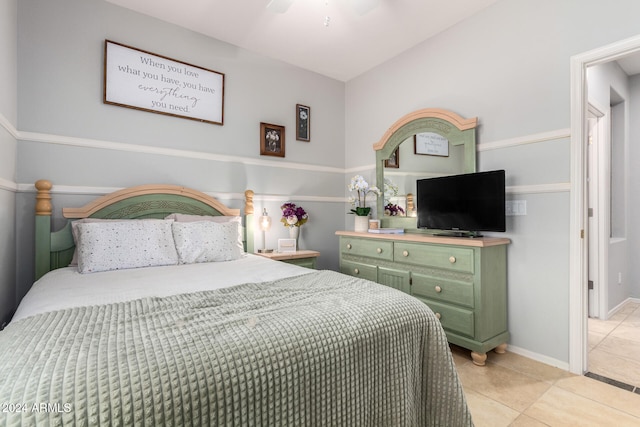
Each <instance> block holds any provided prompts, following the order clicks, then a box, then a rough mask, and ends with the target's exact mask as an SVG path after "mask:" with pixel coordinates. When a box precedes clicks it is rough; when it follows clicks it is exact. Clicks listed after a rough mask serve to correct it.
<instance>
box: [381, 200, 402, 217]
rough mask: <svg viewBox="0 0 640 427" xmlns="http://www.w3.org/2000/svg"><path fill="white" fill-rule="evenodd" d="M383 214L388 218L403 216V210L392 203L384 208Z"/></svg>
mask: <svg viewBox="0 0 640 427" xmlns="http://www.w3.org/2000/svg"><path fill="white" fill-rule="evenodd" d="M384 214H385V215H390V216H404V209H402V208H401V207H400V206H398V205H394V204H393V203H389V204H387V205H386V206H385V207H384Z"/></svg>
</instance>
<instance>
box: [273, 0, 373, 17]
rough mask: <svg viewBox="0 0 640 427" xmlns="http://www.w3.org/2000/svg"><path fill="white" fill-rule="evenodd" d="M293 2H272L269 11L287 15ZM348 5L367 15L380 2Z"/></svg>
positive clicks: (354, 0)
mask: <svg viewBox="0 0 640 427" xmlns="http://www.w3.org/2000/svg"><path fill="white" fill-rule="evenodd" d="M293 2H294V0H271V1H270V2H269V4H268V5H267V9H269V10H270V11H271V12H274V13H285V12H286V11H287V10H288V9H289V6H291V4H293ZM347 3H349V4H350V5H351V7H352V8H353V10H354V11H355V12H356V14H358V15H365V14H366V13H368V12H370V11H371V10H373V9H375V8H376V7H377V6H378V5H379V4H380V0H347Z"/></svg>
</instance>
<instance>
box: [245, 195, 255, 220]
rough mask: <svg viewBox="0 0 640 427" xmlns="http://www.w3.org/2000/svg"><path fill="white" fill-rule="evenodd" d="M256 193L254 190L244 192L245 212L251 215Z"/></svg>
mask: <svg viewBox="0 0 640 427" xmlns="http://www.w3.org/2000/svg"><path fill="white" fill-rule="evenodd" d="M254 194H255V193H254V192H253V190H247V191H245V192H244V200H245V203H244V214H245V215H250V214H253V195H254Z"/></svg>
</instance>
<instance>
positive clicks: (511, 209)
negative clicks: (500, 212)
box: [505, 200, 527, 216]
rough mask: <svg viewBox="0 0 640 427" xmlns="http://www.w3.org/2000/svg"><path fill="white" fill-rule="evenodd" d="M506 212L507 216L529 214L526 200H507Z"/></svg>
mask: <svg viewBox="0 0 640 427" xmlns="http://www.w3.org/2000/svg"><path fill="white" fill-rule="evenodd" d="M505 213H506V214H507V216H519V215H526V214H527V201H526V200H507V201H506V202H505Z"/></svg>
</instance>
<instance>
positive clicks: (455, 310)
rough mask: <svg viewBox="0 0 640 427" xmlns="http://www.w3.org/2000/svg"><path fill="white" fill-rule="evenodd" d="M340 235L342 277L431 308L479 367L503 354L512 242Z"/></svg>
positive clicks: (426, 236)
mask: <svg viewBox="0 0 640 427" xmlns="http://www.w3.org/2000/svg"><path fill="white" fill-rule="evenodd" d="M336 234H337V235H338V236H340V271H341V272H342V273H344V274H349V275H352V276H357V277H362V278H365V279H369V280H371V281H374V282H378V283H380V284H383V285H386V286H390V287H392V288H395V289H398V290H400V291H402V292H405V293H408V294H410V295H413V296H414V297H416V298H418V299H419V300H420V301H422V302H424V303H425V304H427V305H428V306H429V307H430V308H431V309H432V310H433V311H434V313H436V317H438V318H439V319H440V322H441V323H442V327H443V328H444V330H445V332H446V334H447V339H448V340H449V342H451V343H453V344H456V345H459V346H461V347H464V348H466V349H469V350H471V357H472V359H473V361H474V363H475V364H476V365H484V363H485V360H486V358H487V355H486V353H487V351H490V350H492V349H495V350H496V351H497V352H499V353H501V352H504V351H505V349H506V342H507V340H508V339H509V332H508V329H507V251H506V249H507V245H508V244H509V243H510V241H509V239H504V238H477V239H469V238H456V237H441V236H429V235H421V234H401V235H397V234H395V235H394V234H386V235H385V234H368V233H356V232H352V231H338V232H336Z"/></svg>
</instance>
